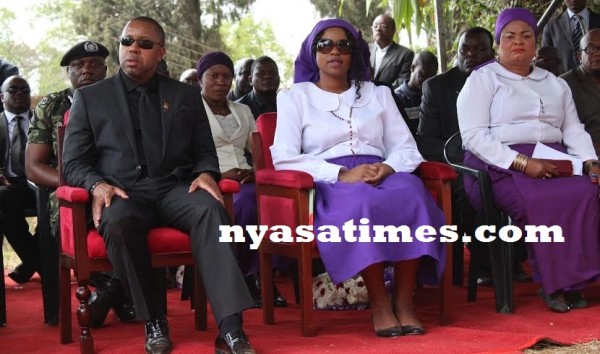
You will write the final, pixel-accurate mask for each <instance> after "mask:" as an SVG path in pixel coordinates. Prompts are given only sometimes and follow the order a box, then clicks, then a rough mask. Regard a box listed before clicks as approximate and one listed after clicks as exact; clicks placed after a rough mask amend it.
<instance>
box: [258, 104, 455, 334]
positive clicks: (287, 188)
mask: <svg viewBox="0 0 600 354" xmlns="http://www.w3.org/2000/svg"><path fill="white" fill-rule="evenodd" d="M276 121H277V114H276V113H265V114H262V115H261V116H259V117H258V120H257V121H256V124H257V130H258V131H256V132H253V133H251V136H252V152H253V154H252V156H253V159H254V169H255V172H256V195H257V199H258V201H257V202H258V215H259V219H258V220H259V224H261V225H266V226H268V227H269V228H270V227H272V226H274V225H287V226H288V227H290V229H291V230H292V233H293V230H295V229H296V227H297V226H298V225H311V224H312V215H311V214H310V210H311V209H312V208H311V204H312V197H311V194H312V193H313V184H314V182H313V179H312V177H311V176H310V175H309V174H308V173H305V172H301V171H290V170H278V171H275V169H274V167H273V160H272V157H271V151H270V149H269V147H270V146H271V145H272V144H273V139H274V136H275V126H276ZM417 174H418V175H419V176H420V177H421V178H422V179H423V183H424V184H425V186H426V187H427V188H428V189H429V191H431V193H432V195H433V197H434V199H435V200H436V202H437V203H438V205H439V206H440V208H441V209H442V210H443V212H444V216H445V218H446V221H447V223H448V224H450V223H451V219H452V210H451V204H450V202H451V196H450V181H451V180H454V179H456V172H454V170H453V169H452V168H450V167H449V166H447V165H445V164H442V163H437V162H424V163H422V164H421V165H420V166H419V168H418V170H417ZM259 252H260V274H261V288H262V289H263V290H262V304H263V322H264V323H265V324H273V323H274V309H273V285H272V284H273V282H272V279H273V278H272V274H273V264H272V259H271V257H272V256H273V255H281V256H286V257H290V258H295V259H297V261H298V279H299V290H300V313H301V318H300V321H301V330H302V335H303V336H314V335H316V331H315V328H314V326H313V318H312V317H313V298H312V261H313V259H316V258H320V255H319V250H318V249H317V246H316V243H315V242H311V243H308V242H292V243H282V242H271V241H270V239H269V234H268V233H267V234H266V235H265V237H264V238H263V240H262V243H261V245H260V248H259ZM440 290H441V291H440V294H441V296H440V323H441V324H448V323H449V322H450V321H451V318H450V316H451V301H452V294H451V293H452V249H451V244H450V243H449V245H448V246H447V247H446V271H445V273H444V276H443V279H442V283H441V285H440Z"/></svg>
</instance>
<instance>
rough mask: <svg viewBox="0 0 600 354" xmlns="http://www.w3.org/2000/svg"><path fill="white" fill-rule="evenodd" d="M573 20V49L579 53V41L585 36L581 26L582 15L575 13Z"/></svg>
mask: <svg viewBox="0 0 600 354" xmlns="http://www.w3.org/2000/svg"><path fill="white" fill-rule="evenodd" d="M573 20H575V27H574V28H573V50H574V51H575V54H577V53H579V42H580V41H581V37H583V28H581V25H582V23H581V17H579V15H573Z"/></svg>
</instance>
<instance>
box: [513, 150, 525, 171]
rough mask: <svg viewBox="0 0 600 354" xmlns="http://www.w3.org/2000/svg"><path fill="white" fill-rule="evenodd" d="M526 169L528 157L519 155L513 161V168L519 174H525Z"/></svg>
mask: <svg viewBox="0 0 600 354" xmlns="http://www.w3.org/2000/svg"><path fill="white" fill-rule="evenodd" d="M525 167H527V156H526V155H524V154H518V155H517V157H515V159H514V161H513V168H514V169H515V170H517V171H519V172H525Z"/></svg>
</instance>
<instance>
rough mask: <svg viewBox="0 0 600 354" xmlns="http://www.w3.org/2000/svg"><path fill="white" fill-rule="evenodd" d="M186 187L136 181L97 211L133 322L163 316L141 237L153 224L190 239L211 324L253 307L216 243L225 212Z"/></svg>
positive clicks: (160, 276) (227, 254)
mask: <svg viewBox="0 0 600 354" xmlns="http://www.w3.org/2000/svg"><path fill="white" fill-rule="evenodd" d="M188 189H189V184H186V183H179V182H174V181H172V180H166V179H164V178H156V179H155V178H142V179H140V180H139V181H138V182H136V184H135V185H134V186H133V187H132V188H131V189H130V190H128V191H127V194H128V196H129V199H122V198H120V197H116V196H115V197H114V198H113V201H112V204H111V205H110V207H108V208H105V209H104V210H103V212H102V215H101V220H100V226H99V228H98V231H99V233H100V234H101V235H102V236H103V237H104V240H105V243H106V250H107V254H108V258H109V259H110V261H111V263H112V265H113V268H114V270H115V272H116V273H117V275H118V277H119V279H120V280H121V282H122V284H123V286H124V288H125V289H126V291H129V293H130V296H131V299H132V300H133V303H134V305H135V309H136V313H137V317H138V320H151V319H159V318H165V316H166V304H165V298H166V297H165V291H166V289H165V286H164V273H163V272H160V271H158V270H154V269H153V268H152V264H151V257H150V252H149V251H148V246H147V244H146V234H147V233H148V231H149V230H150V229H152V228H154V227H157V226H170V227H174V228H177V229H179V230H181V231H183V232H185V233H188V234H189V235H190V237H191V246H192V252H193V254H194V258H195V260H196V265H197V267H198V269H199V271H200V273H201V275H202V280H203V282H204V286H205V288H206V293H207V297H208V300H209V302H210V305H211V308H212V310H213V313H214V316H215V320H216V322H217V323H219V324H220V323H221V320H222V319H223V318H225V317H227V316H229V315H232V314H236V313H239V312H241V311H242V310H244V309H246V308H249V307H251V306H252V305H253V301H252V298H251V296H250V293H249V292H248V288H247V287H246V283H245V282H244V278H243V277H242V274H241V272H240V269H239V267H238V265H237V262H236V260H235V258H234V256H233V253H232V251H231V246H230V244H228V243H220V242H219V235H220V233H219V225H222V224H228V223H229V220H228V217H227V212H226V211H225V208H224V207H223V206H222V205H221V204H220V203H219V202H218V201H217V200H216V199H214V198H213V197H212V196H211V195H210V194H209V193H208V192H206V191H203V190H198V191H195V192H194V193H189V192H188Z"/></svg>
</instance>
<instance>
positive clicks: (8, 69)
mask: <svg viewBox="0 0 600 354" xmlns="http://www.w3.org/2000/svg"><path fill="white" fill-rule="evenodd" d="M13 75H19V68H17V67H16V66H14V65H12V64H11V63H9V62H7V61H6V60H4V59H0V86H2V84H3V83H4V80H6V78H7V77H9V76H13ZM3 110H4V107H3V106H2V105H1V104H0V112H2V111H3Z"/></svg>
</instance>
